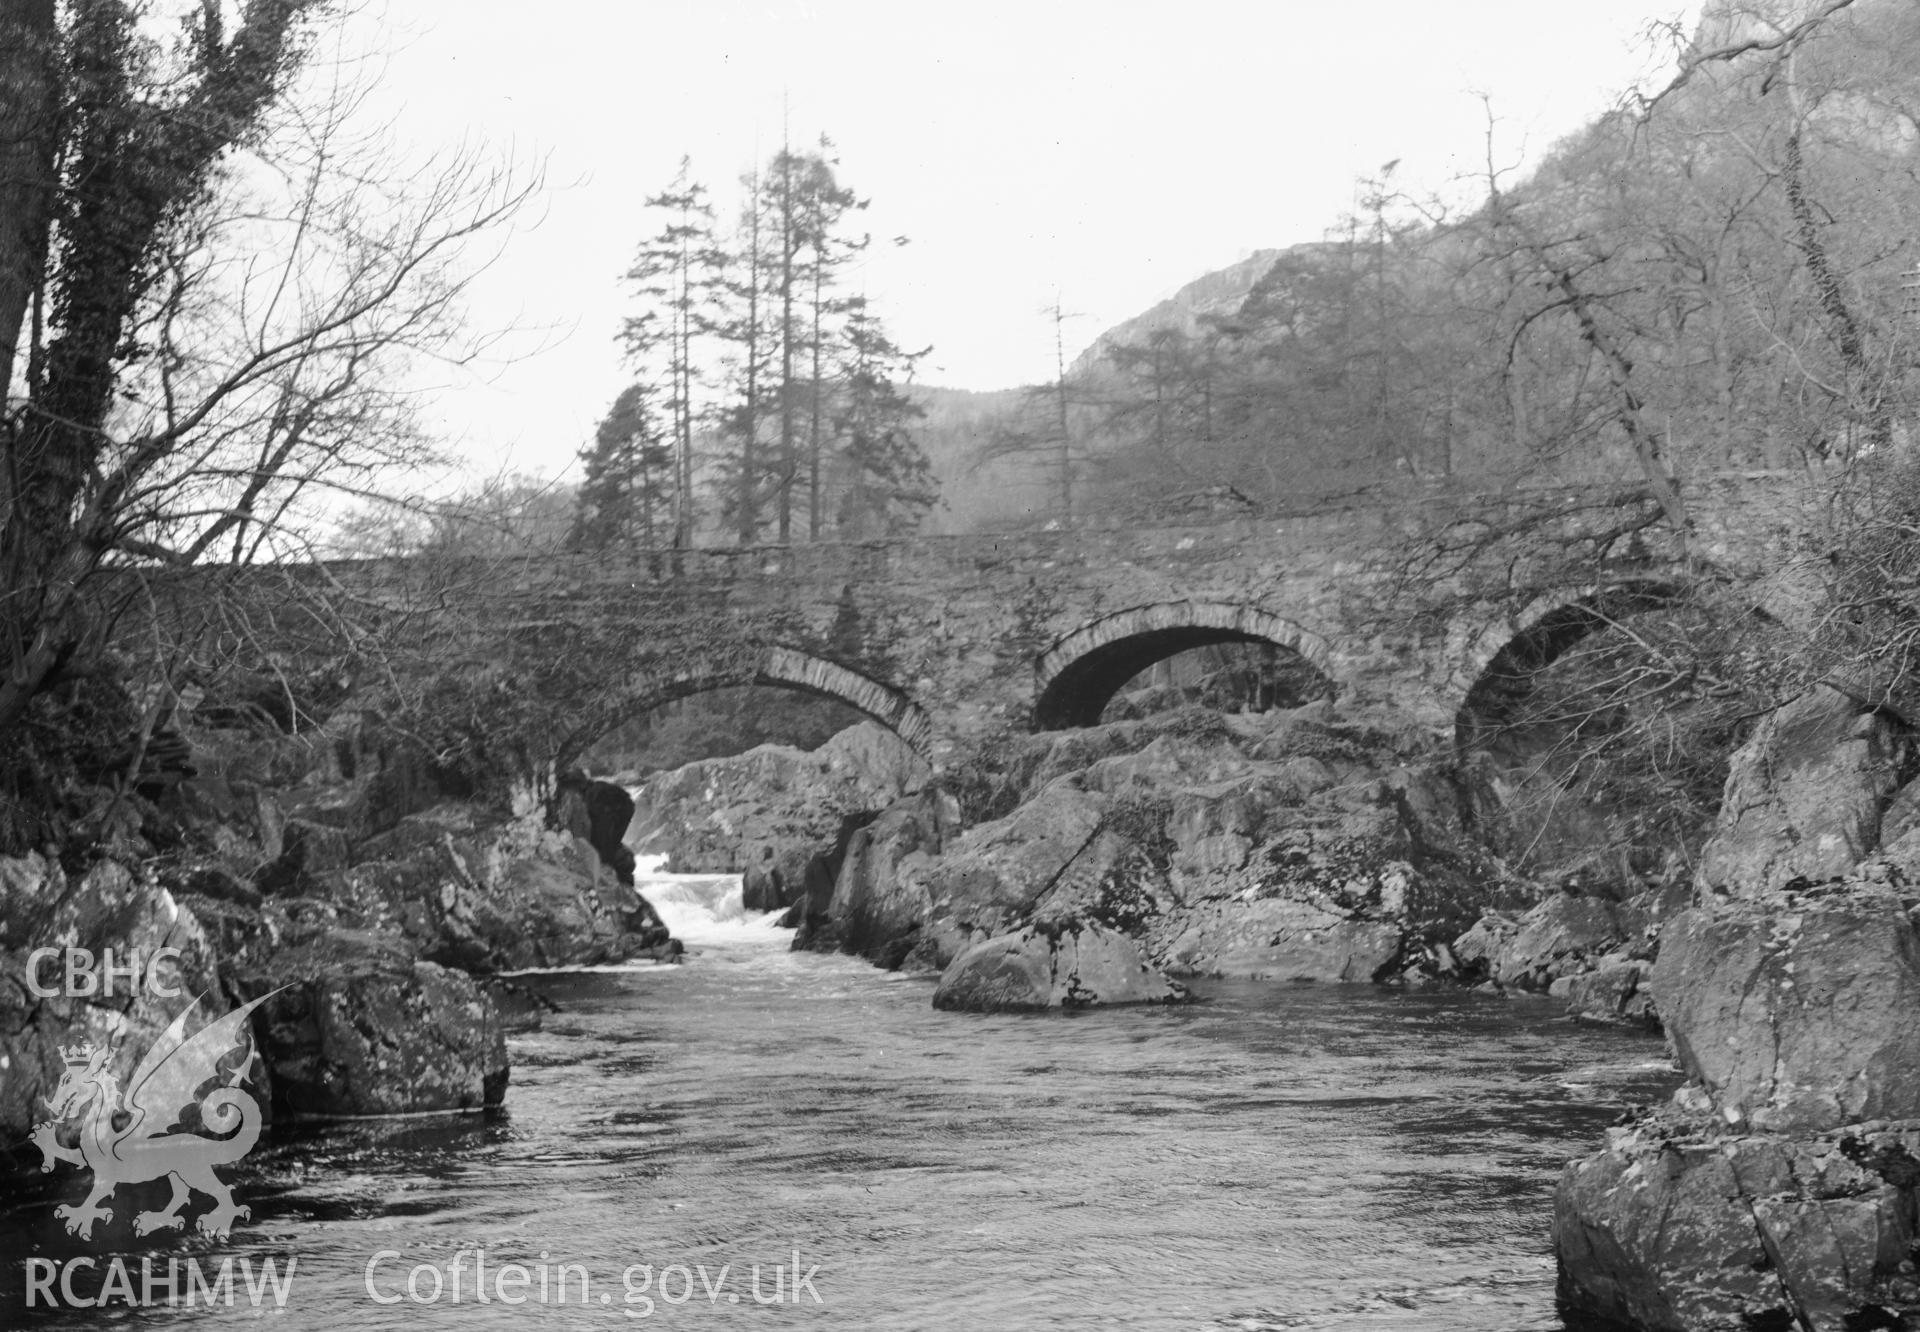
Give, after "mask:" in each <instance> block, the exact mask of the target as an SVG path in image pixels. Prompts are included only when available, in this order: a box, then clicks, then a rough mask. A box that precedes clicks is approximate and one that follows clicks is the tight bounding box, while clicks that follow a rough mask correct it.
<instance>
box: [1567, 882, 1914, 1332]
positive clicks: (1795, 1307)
mask: <svg viewBox="0 0 1920 1332" xmlns="http://www.w3.org/2000/svg"><path fill="white" fill-rule="evenodd" d="M1914 910H1920V902H1916V900H1914V898H1912V896H1908V894H1901V892H1899V891H1895V889H1893V887H1889V885H1887V883H1876V881H1872V879H1855V881H1839V883H1828V885H1814V887H1807V889H1801V891H1772V892H1766V894H1741V896H1738V898H1732V900H1728V898H1709V900H1705V902H1701V904H1699V906H1697V908H1693V910H1690V912H1684V914H1682V916H1678V917H1676V919H1674V921H1670V923H1668V925H1667V931H1665V935H1663V940H1661V956H1659V962H1657V963H1655V967H1653V975H1651V987H1653V992H1655V996H1657V1002H1659V1010H1661V1017H1663V1021H1665V1025H1667V1033H1668V1036H1670V1040H1672V1046H1674V1050H1676V1054H1678V1056H1680V1061H1682V1067H1684V1069H1686V1071H1688V1075H1690V1077H1692V1079H1693V1081H1692V1082H1690V1086H1686V1088H1682V1090H1680V1092H1678V1094H1676V1098H1674V1106H1672V1107H1667V1109H1663V1111H1659V1113H1655V1115H1651V1117H1647V1119H1645V1121H1642V1123H1640V1125H1638V1127H1634V1129H1630V1130H1617V1132H1615V1134H1613V1138H1611V1142H1609V1146H1607V1150H1605V1152H1599V1154H1597V1155H1592V1157H1586V1159H1584V1161H1576V1163H1572V1165H1569V1167H1567V1173H1565V1175H1563V1178H1561V1184H1559V1192H1557V1201H1555V1246H1557V1251H1559V1263H1561V1294H1563V1299H1565V1301H1567V1303H1569V1305H1572V1307H1576V1309H1580V1311H1584V1313H1594V1315H1601V1317H1607V1319H1613V1320H1619V1322H1624V1324H1630V1326H1636V1328H1657V1330H1674V1332H1680V1330H1682V1328H1684V1330H1686V1332H1720V1330H1724V1332H1734V1330H1736V1328H1738V1330H1741V1332H1743V1330H1745V1328H1757V1326H1782V1328H1791V1326H1801V1328H1812V1330H1814V1332H1830V1330H1832V1332H1843V1330H1847V1328H1864V1326H1907V1324H1905V1322H1899V1320H1897V1319H1901V1317H1920V1284H1916V1280H1914V1263H1912V1244H1914V1240H1916V1232H1914V1217H1916V1215H1920V1211H1916V1207H1920V1157H1916V1155H1914V1152H1916V1150H1920V1027H1916V1023H1914V1011H1916V1004H1920V933H1916V929H1914V923H1912V912H1914Z"/></svg>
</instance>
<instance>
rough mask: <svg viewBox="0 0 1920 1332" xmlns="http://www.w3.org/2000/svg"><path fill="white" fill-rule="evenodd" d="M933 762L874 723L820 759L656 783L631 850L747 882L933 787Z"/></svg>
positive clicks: (638, 802) (729, 764)
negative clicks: (765, 866)
mask: <svg viewBox="0 0 1920 1332" xmlns="http://www.w3.org/2000/svg"><path fill="white" fill-rule="evenodd" d="M926 775H927V773H926V765H925V762H924V760H921V759H919V758H917V757H916V756H915V755H914V754H913V752H912V750H910V749H909V748H908V747H907V746H906V744H905V742H903V741H902V740H901V739H900V738H899V737H898V736H896V735H894V734H893V733H892V732H890V731H888V730H887V729H886V728H884V727H882V726H880V725H878V724H877V723H874V722H862V723H860V724H859V725H858V726H852V727H848V728H847V729H846V730H844V731H842V732H840V733H839V734H838V735H836V736H834V737H833V738H832V739H830V740H829V741H827V743H826V744H824V745H821V746H820V747H819V748H818V749H815V750H811V751H802V750H797V749H793V748H790V747H788V746H785V745H761V746H759V747H757V748H754V749H750V750H748V751H747V752H746V753H744V754H736V755H733V756H732V757H730V758H715V759H702V760H700V761H699V762H697V763H689V764H687V765H686V766H685V767H682V768H676V769H674V770H673V771H671V772H662V773H655V774H654V775H653V776H651V777H649V778H647V779H646V781H645V782H643V783H642V784H641V786H640V787H639V789H638V790H637V791H636V792H635V811H634V816H633V822H632V825H631V827H630V828H629V829H628V830H627V833H626V839H625V840H626V841H627V843H628V844H630V845H631V846H632V847H633V849H634V850H635V851H637V852H639V853H640V854H642V855H649V854H665V855H666V856H667V868H668V869H669V870H673V871H676V872H680V873H688V874H738V873H742V872H744V871H746V870H748V869H750V868H751V867H753V866H756V865H761V864H762V863H763V862H769V861H778V860H780V859H781V857H782V856H784V855H785V854H786V853H787V852H789V851H791V850H794V849H800V850H802V851H804V852H807V853H811V852H815V851H821V850H824V849H825V848H827V847H830V846H832V845H833V844H834V842H835V840H836V837H837V835H838V833H839V830H840V826H841V823H842V821H843V820H844V819H845V818H846V817H848V816H849V815H856V814H863V813H868V812H871V811H873V810H876V809H883V808H885V807H886V806H887V805H889V804H891V803H892V802H893V801H895V800H897V799H899V798H900V797H901V796H903V795H905V794H907V793H908V792H909V791H912V790H916V789H918V787H919V786H920V785H921V784H922V783H923V782H924V781H925V779H926Z"/></svg>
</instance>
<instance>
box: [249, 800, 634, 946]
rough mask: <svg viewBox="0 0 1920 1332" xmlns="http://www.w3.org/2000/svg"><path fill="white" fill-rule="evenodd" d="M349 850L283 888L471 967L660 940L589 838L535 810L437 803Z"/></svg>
mask: <svg viewBox="0 0 1920 1332" xmlns="http://www.w3.org/2000/svg"><path fill="white" fill-rule="evenodd" d="M353 859H354V860H355V861H356V863H355V864H353V865H351V866H349V867H347V868H345V869H341V870H332V871H327V872H323V873H319V874H303V875H301V876H300V877H299V878H298V879H297V880H296V881H294V882H293V883H291V884H289V885H287V886H286V887H285V888H283V889H282V890H281V895H283V896H286V897H299V898H307V899H314V900H319V901H324V902H326V903H329V904H331V905H333V906H335V907H338V908H340V909H341V910H343V911H344V912H345V913H346V919H348V920H350V921H351V922H352V923H353V924H354V925H356V926H358V927H360V928H364V929H372V930H394V931H398V932H399V933H402V934H404V935H406V936H407V937H408V938H409V939H411V940H413V942H414V945H415V947H416V949H417V951H418V953H419V955H420V956H421V957H422V958H424V959H426V960H427V961H431V962H438V963H441V964H444V965H448V966H455V967H460V968H462V969H464V970H468V971H511V970H523V969H527V968H532V967H554V966H569V965H592V964H598V963H605V962H615V961H620V960H622V959H624V958H628V957H632V956H635V955H637V954H639V953H641V952H643V951H645V950H647V949H649V948H654V947H657V946H658V945H660V944H662V943H664V942H665V934H666V932H665V929H664V927H662V926H660V925H659V922H658V919H657V916H655V915H654V913H653V911H652V909H651V907H649V906H648V905H647V904H646V903H645V901H644V899H643V898H642V897H641V896H640V895H639V894H638V893H637V892H636V891H635V890H634V889H633V888H631V887H628V886H625V885H623V884H620V883H619V882H617V881H616V880H615V879H614V878H613V876H611V875H608V874H606V873H604V872H602V871H600V870H599V865H600V856H599V853H598V852H597V851H595V850H594V848H593V847H592V845H591V844H590V843H588V842H587V841H586V840H585V839H583V838H578V837H570V836H568V835H567V834H565V833H562V832H559V831H557V830H553V829H548V828H545V827H543V826H542V825H541V824H540V823H539V822H538V821H537V820H534V819H531V818H529V819H521V820H515V821H512V822H508V823H487V822H484V821H482V820H481V819H479V818H478V817H477V816H476V815H475V813H474V811H473V810H472V809H471V807H469V806H465V805H458V804H453V805H442V806H437V807H435V808H433V809H430V810H426V811H423V812H421V813H418V814H414V815H410V816H408V817H407V818H405V819H402V820H401V821H400V822H399V823H398V824H397V825H396V826H395V827H393V828H392V829H390V830H389V831H388V832H386V833H384V834H381V835H380V836H378V837H375V838H370V839H368V840H367V841H365V842H363V843H361V844H360V845H359V846H358V847H357V848H356V849H355V852H354V856H353Z"/></svg>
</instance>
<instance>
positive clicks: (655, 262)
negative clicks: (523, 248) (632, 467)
mask: <svg viewBox="0 0 1920 1332" xmlns="http://www.w3.org/2000/svg"><path fill="white" fill-rule="evenodd" d="M692 170H693V166H692V162H691V161H690V160H689V159H688V158H685V157H682V158H681V159H680V170H679V171H678V173H676V174H675V176H674V178H673V182H672V184H671V185H669V186H668V188H667V189H665V190H663V191H662V192H660V193H659V194H655V195H652V196H651V197H649V198H648V199H647V201H646V206H647V207H648V208H650V209H656V210H659V211H661V212H663V213H665V214H666V222H665V223H664V225H663V226H662V227H661V229H660V230H659V231H658V232H657V233H655V234H654V235H653V236H651V237H649V238H648V239H647V240H645V241H643V242H642V243H641V246H640V253H639V255H638V256H637V257H636V258H635V260H634V264H633V267H632V268H631V269H629V270H628V272H627V280H628V281H629V282H632V283H633V284H634V287H635V290H636V292H637V293H638V294H639V295H640V296H641V298H642V299H643V300H644V301H645V302H646V304H645V305H644V307H643V308H642V310H641V312H640V313H639V314H638V315H636V316H634V317H632V318H629V319H628V320H627V321H626V324H625V326H624V328H623V330H622V335H621V336H622V340H623V341H624V342H625V344H626V347H627V352H628V355H629V356H631V357H632V358H633V359H634V360H635V361H636V362H638V363H639V364H640V365H642V366H644V367H646V368H648V369H649V370H651V371H652V372H653V373H655V374H656V375H657V376H659V377H660V378H661V379H664V380H665V382H666V386H667V400H666V411H667V415H668V418H669V420H668V429H669V432H670V438H671V441H672V447H673V453H674V460H673V493H674V512H673V544H674V545H675V546H689V545H691V544H692V543H693V532H694V528H695V526H696V524H697V521H698V518H697V515H696V513H695V511H694V484H693V478H694V423H695V420H696V418H697V415H698V407H697V404H696V402H695V390H696V386H697V385H698V384H699V382H700V380H701V370H700V363H699V360H698V358H697V357H696V356H695V339H696V338H702V339H704V338H705V337H707V336H708V335H711V334H712V333H714V332H715V331H716V323H715V320H716V311H715V302H716V297H717V296H718V294H719V287H720V283H721V280H722V269H723V266H724V262H725V256H724V255H723V254H722V253H721V252H720V250H719V248H718V246H717V244H716V242H715V240H714V234H713V209H712V207H711V206H710V205H709V204H708V202H707V190H706V187H705V186H704V185H701V184H699V183H698V182H697V181H695V180H693V179H692Z"/></svg>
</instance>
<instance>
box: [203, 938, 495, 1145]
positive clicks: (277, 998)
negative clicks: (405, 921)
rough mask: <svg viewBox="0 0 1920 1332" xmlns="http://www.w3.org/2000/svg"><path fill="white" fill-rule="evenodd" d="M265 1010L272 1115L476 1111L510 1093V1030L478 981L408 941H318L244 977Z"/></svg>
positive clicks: (304, 944) (288, 949) (242, 980)
mask: <svg viewBox="0 0 1920 1332" xmlns="http://www.w3.org/2000/svg"><path fill="white" fill-rule="evenodd" d="M240 984H241V987H242V988H243V989H244V990H245V991H246V992H248V993H249V994H251V995H254V996H256V997H257V996H259V995H265V994H272V995H273V997H272V998H271V999H269V1000H268V1001H267V1003H266V1005H265V1006H264V1008H263V1014H264V1021H263V1022H262V1023H261V1045H262V1052H263V1054H264V1055H265V1057H266V1060H267V1064H268V1067H269V1069H270V1071H271V1074H272V1078H273V1095H274V1105H275V1107H276V1109H277V1110H278V1111H279V1112H281V1113H284V1114H287V1115H291V1116H294V1117H296V1118H329V1117H339V1116H355V1115H392V1114H411V1113H420V1112H425V1111H448V1110H478V1109H482V1108H484V1107H486V1106H490V1105H498V1104H499V1103H500V1102H501V1100H502V1099H503V1098H504V1096H505V1094H506V1087H507V1076H508V1065H507V1047H506V1036H505V1028H504V1026H503V1024H502V1022H501V1019H500V1015H499V1013H498V1011H497V1010H496V1008H495V1006H494V1001H493V998H492V996H491V995H489V994H488V993H486V992H485V991H484V990H482V989H481V988H480V987H479V986H478V985H477V984H476V983H475V982H474V980H473V979H472V978H470V977H468V976H466V975H464V974H462V973H461V972H458V971H454V970H452V969H450V968H447V967H441V966H436V965H435V964H434V963H431V962H423V961H421V960H419V959H418V958H416V957H414V956H413V954H412V952H411V950H410V949H409V947H408V946H407V943H406V941H405V940H404V939H401V938H399V937H398V936H395V935H391V934H380V933H376V932H370V931H360V930H353V929H346V928H335V929H330V930H325V931H318V932H315V933H313V934H312V935H311V936H310V937H309V938H307V939H306V940H305V941H303V942H301V943H299V944H296V945H294V946H291V947H286V948H282V949H279V950H277V951H275V952H274V953H273V954H272V956H271V959H270V962H269V963H268V965H266V966H264V967H263V968H261V969H258V970H252V971H249V972H247V973H246V974H244V975H242V976H241V977H240Z"/></svg>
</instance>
